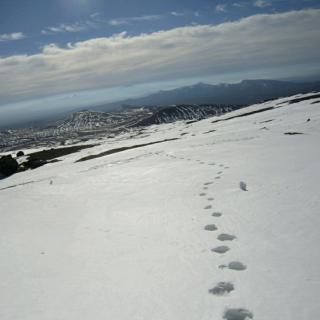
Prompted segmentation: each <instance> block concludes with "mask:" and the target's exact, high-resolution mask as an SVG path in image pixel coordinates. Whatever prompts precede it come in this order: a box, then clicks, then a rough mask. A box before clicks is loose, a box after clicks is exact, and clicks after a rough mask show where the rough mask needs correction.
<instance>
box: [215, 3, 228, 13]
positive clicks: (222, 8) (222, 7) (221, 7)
mask: <svg viewBox="0 0 320 320" xmlns="http://www.w3.org/2000/svg"><path fill="white" fill-rule="evenodd" d="M226 8H227V6H226V5H225V4H217V5H216V9H215V10H216V12H226Z"/></svg>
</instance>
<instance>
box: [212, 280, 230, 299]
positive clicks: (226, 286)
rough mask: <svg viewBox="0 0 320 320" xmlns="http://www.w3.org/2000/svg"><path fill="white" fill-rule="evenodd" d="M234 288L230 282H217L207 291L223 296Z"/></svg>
mask: <svg viewBox="0 0 320 320" xmlns="http://www.w3.org/2000/svg"><path fill="white" fill-rule="evenodd" d="M233 290H234V285H233V284H232V283H231V282H219V283H218V284H217V285H216V286H215V287H213V288H212V289H210V290H209V293H211V294H214V295H215V296H223V295H225V294H228V293H229V292H231V291H233Z"/></svg>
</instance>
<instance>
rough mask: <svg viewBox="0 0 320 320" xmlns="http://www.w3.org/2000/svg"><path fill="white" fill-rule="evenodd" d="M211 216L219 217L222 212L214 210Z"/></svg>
mask: <svg viewBox="0 0 320 320" xmlns="http://www.w3.org/2000/svg"><path fill="white" fill-rule="evenodd" d="M212 216H213V217H221V216H222V213H221V212H214V213H213V214H212Z"/></svg>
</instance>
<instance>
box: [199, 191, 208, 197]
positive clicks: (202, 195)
mask: <svg viewBox="0 0 320 320" xmlns="http://www.w3.org/2000/svg"><path fill="white" fill-rule="evenodd" d="M205 195H207V194H206V193H204V192H201V193H200V194H199V196H200V197H204V196H205Z"/></svg>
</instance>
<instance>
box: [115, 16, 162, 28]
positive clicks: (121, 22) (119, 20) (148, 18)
mask: <svg viewBox="0 0 320 320" xmlns="http://www.w3.org/2000/svg"><path fill="white" fill-rule="evenodd" d="M163 17H164V16H162V15H146V16H139V17H128V18H116V19H111V20H109V24H110V25H111V26H120V25H124V24H131V23H133V22H141V21H154V20H160V19H162V18H163Z"/></svg>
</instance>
